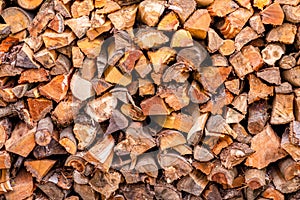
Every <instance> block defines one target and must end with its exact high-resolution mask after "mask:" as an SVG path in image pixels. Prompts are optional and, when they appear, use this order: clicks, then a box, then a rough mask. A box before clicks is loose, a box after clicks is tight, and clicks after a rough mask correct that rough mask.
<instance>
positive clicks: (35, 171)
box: [24, 160, 56, 181]
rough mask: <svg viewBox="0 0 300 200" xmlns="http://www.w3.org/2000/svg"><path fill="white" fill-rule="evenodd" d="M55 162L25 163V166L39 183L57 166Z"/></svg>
mask: <svg viewBox="0 0 300 200" xmlns="http://www.w3.org/2000/svg"><path fill="white" fill-rule="evenodd" d="M55 162H56V161H55V160H31V161H25V162H24V166H25V167H26V169H27V171H29V172H30V173H31V174H32V175H33V176H34V177H35V178H37V180H38V181H40V180H41V179H42V178H43V177H44V176H45V175H46V174H47V172H48V171H49V170H50V169H51V168H52V167H53V165H54V164H55Z"/></svg>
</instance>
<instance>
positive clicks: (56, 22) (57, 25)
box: [48, 13, 65, 33]
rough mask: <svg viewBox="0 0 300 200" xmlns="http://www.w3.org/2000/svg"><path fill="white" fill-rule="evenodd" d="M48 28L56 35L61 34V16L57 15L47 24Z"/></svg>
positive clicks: (62, 30) (62, 29)
mask: <svg viewBox="0 0 300 200" xmlns="http://www.w3.org/2000/svg"><path fill="white" fill-rule="evenodd" d="M48 27H49V28H51V29H52V30H54V31H56V32H57V33H62V32H64V30H65V21H64V18H63V16H62V15H61V14H59V13H57V14H56V15H55V17H54V18H53V19H52V20H51V21H50V22H49V24H48Z"/></svg>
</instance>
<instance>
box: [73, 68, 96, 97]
mask: <svg viewBox="0 0 300 200" xmlns="http://www.w3.org/2000/svg"><path fill="white" fill-rule="evenodd" d="M70 89H71V92H72V95H73V96H74V97H75V98H77V99H78V100H80V101H84V100H86V99H88V98H90V97H93V96H94V95H95V92H94V90H93V85H92V83H91V82H89V81H87V80H85V79H83V78H82V77H81V76H80V75H79V73H75V74H73V76H72V79H71V83H70Z"/></svg>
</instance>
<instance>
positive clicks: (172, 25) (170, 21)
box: [157, 11, 180, 31]
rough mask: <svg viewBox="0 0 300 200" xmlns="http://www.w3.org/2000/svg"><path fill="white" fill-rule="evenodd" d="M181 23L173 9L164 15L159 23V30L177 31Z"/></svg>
mask: <svg viewBox="0 0 300 200" xmlns="http://www.w3.org/2000/svg"><path fill="white" fill-rule="evenodd" d="M179 24H180V23H179V20H178V18H177V16H176V14H175V13H174V11H171V12H169V13H168V14H166V15H164V16H163V18H162V19H161V20H160V22H159V24H158V25H157V30H161V31H175V30H177V28H178V26H179Z"/></svg>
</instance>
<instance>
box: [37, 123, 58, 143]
mask: <svg viewBox="0 0 300 200" xmlns="http://www.w3.org/2000/svg"><path fill="white" fill-rule="evenodd" d="M53 128H54V127H53V123H52V120H51V118H50V117H46V118H44V119H41V120H40V121H39V122H38V126H37V129H36V132H35V142H36V143H37V144H38V145H40V146H46V145H48V144H49V143H50V142H51V140H52V135H53Z"/></svg>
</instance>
